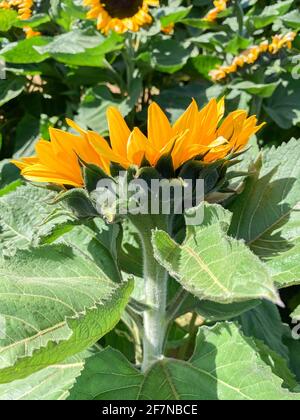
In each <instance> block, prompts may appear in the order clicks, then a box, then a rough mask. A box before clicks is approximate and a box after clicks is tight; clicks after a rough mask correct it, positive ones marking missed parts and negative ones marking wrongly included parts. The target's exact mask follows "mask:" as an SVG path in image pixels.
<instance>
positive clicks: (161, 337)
mask: <svg viewBox="0 0 300 420" xmlns="http://www.w3.org/2000/svg"><path fill="white" fill-rule="evenodd" d="M131 221H132V223H133V224H134V226H135V227H136V229H137V231H138V233H139V237H140V240H141V243H142V247H143V256H144V288H145V299H146V304H147V305H148V309H146V310H145V311H144V315H143V321H144V333H143V362H142V371H143V372H145V371H146V370H147V369H148V368H149V367H150V366H151V365H152V364H153V363H155V362H156V361H157V360H159V359H161V358H162V357H163V348H164V342H165V336H166V331H167V325H168V320H167V313H166V308H167V281H168V275H167V272H166V270H165V269H164V268H163V267H161V266H160V265H159V264H158V262H157V261H156V260H155V258H154V255H153V254H154V253H153V246H152V242H151V237H152V230H154V229H156V228H157V229H163V230H166V227H167V223H165V220H164V218H163V217H162V216H151V215H147V216H146V215H143V216H132V217H131Z"/></svg>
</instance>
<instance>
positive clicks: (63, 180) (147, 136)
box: [13, 98, 263, 214]
mask: <svg viewBox="0 0 300 420" xmlns="http://www.w3.org/2000/svg"><path fill="white" fill-rule="evenodd" d="M224 114H225V103H224V98H223V99H221V100H219V101H218V100H216V99H212V100H211V101H210V102H209V103H208V104H207V105H206V106H205V107H204V108H202V109H199V108H198V105H197V103H196V102H195V101H194V100H193V101H192V102H191V104H190V106H189V107H188V108H187V110H186V111H185V112H184V113H183V114H182V115H181V116H180V118H179V119H178V120H177V121H176V122H175V123H174V124H171V123H170V121H169V119H168V118H167V116H166V114H165V113H164V112H163V110H162V109H161V108H160V107H159V106H158V105H157V104H156V103H152V104H151V105H150V107H149V110H148V130H147V132H146V133H143V132H142V131H141V130H140V129H139V128H138V127H135V128H134V129H133V130H130V128H129V127H128V125H127V123H126V121H125V120H124V118H123V117H122V115H121V113H120V112H119V110H118V109H117V108H113V107H110V108H108V110H107V119H108V128H109V134H110V137H109V139H107V138H104V137H102V136H101V135H100V134H98V133H96V132H93V131H87V130H83V129H82V128H80V127H79V126H78V125H77V124H75V123H74V122H73V121H70V120H67V122H68V124H69V125H70V127H71V128H72V129H73V130H75V131H76V132H77V134H71V133H69V132H65V131H62V130H58V129H54V128H52V129H50V139H51V141H50V142H48V141H45V140H40V141H39V142H38V144H37V146H36V156H34V157H29V158H28V157H27V158H23V159H21V160H20V161H13V163H14V164H15V165H16V166H18V167H19V168H20V169H21V173H22V175H23V176H24V178H26V179H27V180H29V181H32V182H38V183H40V182H42V183H45V184H50V185H53V184H54V185H55V186H56V187H59V188H60V189H61V190H62V191H64V192H65V191H66V190H67V191H69V190H70V189H74V188H75V190H76V194H77V191H78V189H80V190H81V191H86V192H87V193H88V194H90V193H92V191H93V190H95V188H96V185H97V183H98V182H99V180H102V179H106V178H107V179H109V180H114V181H113V182H115V183H116V182H118V177H119V175H120V173H126V174H127V180H129V181H131V180H133V179H144V180H146V181H147V180H151V179H159V180H163V179H166V180H179V181H180V182H181V181H183V182H185V181H186V180H189V181H192V182H194V181H196V180H197V179H203V180H204V184H205V194H208V193H210V192H212V191H215V190H216V189H218V190H220V188H222V187H223V185H224V183H225V182H226V171H227V169H228V168H229V167H230V166H232V165H233V164H234V163H235V162H236V158H237V157H238V156H239V155H240V154H241V153H242V152H243V151H244V150H245V147H246V146H247V143H248V141H249V139H250V137H251V136H252V135H253V134H255V133H256V132H257V131H258V130H259V129H260V128H261V127H262V125H263V124H262V125H258V124H257V118H256V117H255V116H251V117H248V115H247V112H246V111H243V110H237V111H234V112H231V113H230V114H229V115H227V116H226V117H224ZM176 182H177V181H176ZM68 197H70V192H68ZM90 213H91V212H90V210H89V214H90Z"/></svg>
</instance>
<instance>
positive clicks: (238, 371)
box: [69, 323, 300, 401]
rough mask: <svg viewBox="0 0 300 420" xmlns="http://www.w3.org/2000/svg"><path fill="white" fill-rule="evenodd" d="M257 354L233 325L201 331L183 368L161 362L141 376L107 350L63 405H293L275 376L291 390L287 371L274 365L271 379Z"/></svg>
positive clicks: (176, 363)
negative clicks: (86, 402)
mask: <svg viewBox="0 0 300 420" xmlns="http://www.w3.org/2000/svg"><path fill="white" fill-rule="evenodd" d="M262 352H263V350H262V348H261V347H258V346H257V343H256V342H255V341H254V340H252V339H251V338H247V337H245V336H244V335H243V334H242V332H241V331H240V329H239V328H238V326H237V325H236V324H234V323H220V324H217V325H215V326H214V327H212V328H208V327H204V328H201V329H200V331H199V334H198V337H197V343H196V349H195V353H194V355H193V356H192V358H191V359H190V360H189V361H188V362H185V361H180V360H173V359H162V360H161V361H159V362H157V363H156V364H155V365H153V367H151V368H150V369H149V370H148V371H147V372H146V373H145V374H144V375H141V374H140V373H139V372H138V371H137V370H136V369H134V368H133V367H132V366H130V364H129V363H128V361H127V360H126V359H125V358H124V356H123V355H122V354H121V353H119V352H117V351H116V350H113V349H111V348H108V349H106V350H104V351H102V352H100V353H99V354H97V355H96V356H94V357H93V358H91V359H88V360H87V363H86V369H85V370H83V372H82V375H81V377H79V378H78V379H77V383H76V384H75V386H74V388H73V390H72V391H71V395H70V397H69V399H71V400H76V399H87V400H92V399H93V400H120V399H121V400H138V399H141V400H149V401H157V400H161V401H166V400H198V401H203V400H297V401H298V400H299V399H300V394H293V393H291V392H289V391H288V390H286V389H284V388H283V387H282V386H283V380H282V378H281V377H279V376H278V375H277V372H278V373H280V374H283V376H284V377H285V379H288V383H289V384H294V382H293V381H291V378H292V375H291V373H290V372H289V371H288V369H287V367H286V366H285V367H284V369H283V367H282V366H283V365H280V364H279V361H278V359H276V369H275V368H273V370H274V372H276V373H273V372H272V370H271V367H270V366H269V364H268V363H269V361H267V362H268V363H267V362H266V361H265V360H264V359H265V357H264V355H263V358H262V359H261V358H260V353H261V354H262ZM284 384H285V385H286V382H285V383H284Z"/></svg>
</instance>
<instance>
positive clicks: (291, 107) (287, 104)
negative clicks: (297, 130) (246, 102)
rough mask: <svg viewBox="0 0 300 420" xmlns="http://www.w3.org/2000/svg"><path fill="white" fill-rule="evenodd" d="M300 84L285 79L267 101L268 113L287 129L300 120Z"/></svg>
mask: <svg viewBox="0 0 300 420" xmlns="http://www.w3.org/2000/svg"><path fill="white" fill-rule="evenodd" d="M299 98H300V85H299V81H297V80H285V81H284V82H283V83H282V84H281V85H280V86H279V87H278V88H277V89H276V91H275V93H274V94H273V95H272V96H271V98H270V99H268V101H267V102H266V103H265V105H264V108H265V111H266V112H267V114H268V115H269V116H270V117H271V118H272V120H273V121H275V123H276V124H277V125H279V127H281V128H283V129H285V130H287V129H289V128H291V127H292V126H293V125H296V124H298V123H299V122H300V99H299Z"/></svg>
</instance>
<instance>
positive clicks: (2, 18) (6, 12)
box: [0, 9, 18, 32]
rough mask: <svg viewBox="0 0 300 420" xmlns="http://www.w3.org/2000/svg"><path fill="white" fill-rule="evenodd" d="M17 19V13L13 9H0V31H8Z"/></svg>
mask: <svg viewBox="0 0 300 420" xmlns="http://www.w3.org/2000/svg"><path fill="white" fill-rule="evenodd" d="M17 21H18V13H17V12H16V11H15V10H10V9H0V32H7V31H9V30H10V29H11V28H12V27H13V26H14V24H15V23H16V22H17Z"/></svg>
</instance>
